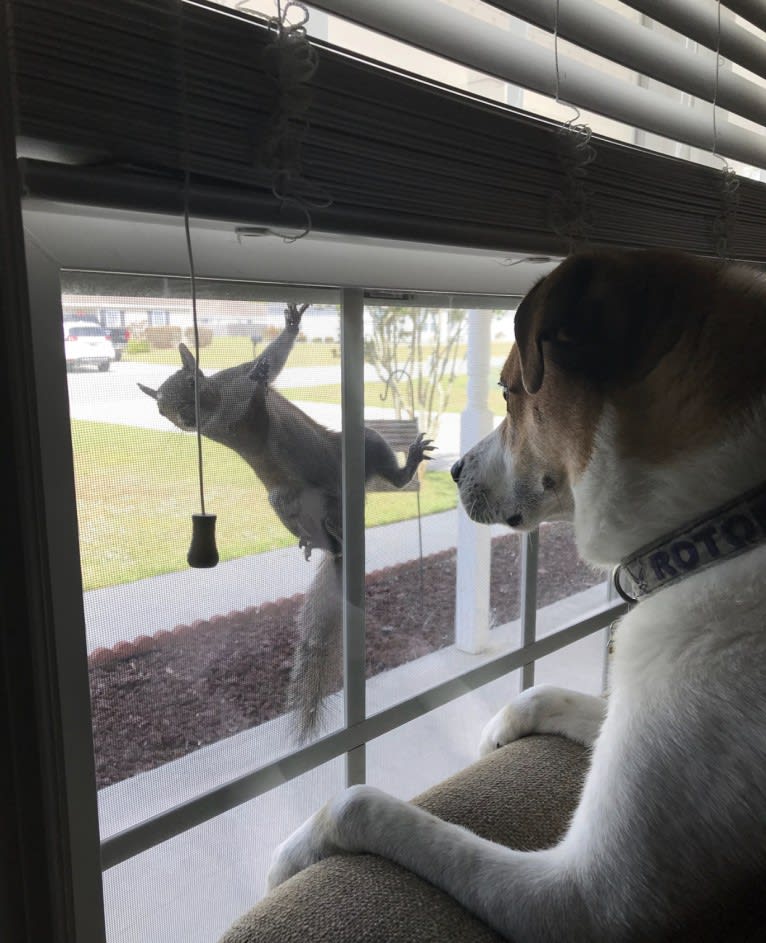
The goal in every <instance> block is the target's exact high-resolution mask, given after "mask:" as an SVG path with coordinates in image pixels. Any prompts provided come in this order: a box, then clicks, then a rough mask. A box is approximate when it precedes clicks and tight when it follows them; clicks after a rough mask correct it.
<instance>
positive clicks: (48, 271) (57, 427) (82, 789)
mask: <svg viewBox="0 0 766 943" xmlns="http://www.w3.org/2000/svg"><path fill="white" fill-rule="evenodd" d="M88 213H89V214H90V215H91V216H97V215H98V214H96V213H95V212H94V211H93V210H89V211H88ZM104 216H105V218H108V219H109V220H111V219H112V218H114V217H116V216H119V214H115V213H113V212H106V213H105V214H104ZM147 218H148V217H147ZM131 219H132V223H131V225H134V219H135V218H134V217H131ZM175 225H176V231H174V233H173V237H174V239H173V240H170V242H169V243H168V245H169V246H170V249H169V251H166V252H163V253H162V254H160V253H158V251H157V249H158V246H157V244H156V243H153V244H152V246H151V252H152V257H153V261H154V265H153V268H152V269H151V271H150V270H149V269H148V268H147V266H146V265H145V264H141V261H140V259H138V260H137V265H136V271H143V272H144V273H146V274H157V273H159V272H161V273H162V274H163V275H167V276H169V277H170V276H180V277H186V276H187V269H186V265H187V260H186V256H185V254H184V253H183V251H179V250H180V248H181V245H182V242H181V236H180V231H181V230H180V227H181V223H180V222H178V221H176V223H175ZM203 228H204V227H203ZM231 228H232V227H231V225H229V226H228V227H224V233H225V237H222V238H224V246H223V248H224V250H225V248H226V239H229V238H230V236H231ZM214 229H215V227H214V226H212V224H208V226H207V236H208V237H210V233H211V232H213V230H214ZM128 231H129V230H127V229H126V232H128ZM34 232H35V230H34V227H31V228H30V233H31V234H30V238H29V240H28V245H27V265H28V278H29V284H30V296H31V299H30V300H31V316H32V329H33V337H34V355H35V372H36V382H37V387H38V389H37V394H38V402H39V403H40V413H41V415H40V427H41V443H40V445H41V451H42V462H43V466H44V468H45V469H47V473H46V474H45V499H46V506H47V507H48V508H49V509H51V511H49V517H50V526H49V535H50V551H51V552H50V560H51V568H52V585H53V588H54V606H55V615H54V620H55V630H56V639H57V652H56V655H57V658H58V663H59V677H60V680H61V683H60V697H61V709H62V711H63V712H64V713H65V714H66V715H67V717H68V723H67V727H68V730H69V735H70V742H69V745H68V749H69V750H70V753H71V757H70V761H69V762H68V763H67V788H66V792H67V796H68V801H69V820H70V828H71V830H72V838H73V845H74V846H75V847H78V845H80V843H81V842H82V845H80V846H81V847H83V848H84V849H85V850H84V852H83V854H82V856H81V865H82V867H83V868H84V869H86V870H90V869H93V868H95V867H98V868H100V869H101V870H106V869H109V868H111V867H114V866H115V865H117V864H119V863H121V862H124V861H127V860H128V859H130V858H132V857H133V856H135V855H137V854H140V853H142V852H144V851H146V850H148V849H149V848H152V847H154V846H156V845H158V844H160V843H162V842H164V841H166V840H168V839H170V838H172V837H174V836H176V835H179V834H181V833H182V832H185V831H187V830H188V829H191V828H193V827H195V826H197V825H200V824H201V823H203V822H206V821H208V820H210V819H212V818H214V817H215V816H218V815H220V814H222V813H223V812H226V811H228V810H230V809H232V808H234V807H236V806H238V805H240V804H242V803H244V802H247V801H248V800H250V799H253V798H255V797H256V796H259V795H261V794H263V793H265V792H267V791H268V790H270V789H273V788H275V787H276V786H278V785H281V784H283V783H284V782H286V781H287V780H289V779H292V778H294V777H296V776H299V775H301V774H303V773H306V772H308V771H309V770H312V769H314V768H315V767H317V766H319V765H321V764H324V763H326V762H327V761H329V760H331V759H333V758H336V757H339V756H342V755H344V756H345V757H346V781H347V783H348V784H354V783H359V782H363V781H364V778H365V745H366V743H368V742H369V741H371V740H373V739H375V738H377V737H380V736H382V735H383V734H385V733H388V732H390V731H392V730H395V729H396V728H397V727H400V726H402V725H403V724H406V723H408V722H409V721H412V720H414V719H416V718H418V717H420V716H422V715H423V714H425V713H427V712H429V711H431V710H434V709H435V708H437V707H440V706H442V705H445V704H447V703H449V702H450V701H452V700H454V699H456V698H458V697H461V696H462V695H464V694H466V693H468V692H470V691H473V690H475V689H477V688H479V687H481V686H483V685H486V684H488V683H490V682H491V681H494V680H496V679H498V678H500V677H501V676H503V675H506V674H508V673H510V672H512V671H514V670H516V669H522V684H523V686H525V687H526V686H528V685H529V684H531V683H533V679H534V663H535V661H536V660H537V659H539V658H542V657H544V656H546V655H548V654H551V653H552V652H554V651H557V650H559V649H561V648H563V647H565V646H567V645H570V644H572V643H574V642H576V641H578V640H580V639H582V638H585V637H586V636H588V635H590V634H592V633H595V632H598V631H600V630H604V629H605V628H606V627H607V626H608V625H609V624H610V623H611V622H613V621H614V620H615V619H616V618H618V617H619V616H620V615H621V614H622V613H623V612H624V611H625V605H624V603H622V602H619V601H615V600H614V599H613V598H606V599H605V601H604V604H603V605H601V606H600V607H598V608H596V609H594V610H591V611H589V612H587V613H585V614H584V615H582V616H581V617H580V618H577V619H575V620H574V621H571V622H568V623H566V624H564V625H563V626H562V627H561V628H560V629H559V630H558V631H556V632H554V633H552V634H549V635H546V636H545V637H544V638H537V636H536V586H537V570H536V566H537V535H536V534H532V535H529V536H527V537H526V538H525V539H524V540H523V542H522V560H523V562H522V574H523V576H522V581H523V584H522V585H523V602H522V611H521V623H522V645H521V647H519V648H517V649H515V650H513V651H510V652H506V653H504V654H503V655H501V656H499V657H497V658H494V659H493V660H490V661H483V662H482V663H481V664H480V665H478V666H477V667H474V668H471V669H469V670H466V671H463V672H462V673H460V674H458V675H456V676H453V677H450V678H448V679H447V680H444V681H442V682H440V683H438V684H435V685H433V686H432V687H430V688H428V689H426V690H423V691H421V692H419V693H418V694H417V695H415V696H413V697H409V698H407V699H405V700H403V701H402V702H400V703H397V704H394V705H393V706H390V707H388V708H386V709H384V710H382V711H380V712H379V713H376V714H374V715H372V716H365V714H366V711H365V690H366V689H365V675H364V646H365V639H364V624H363V623H364V616H363V601H364V595H365V566H364V541H365V530H364V500H365V489H364V475H363V462H364V440H363V403H364V396H363V387H364V371H363V363H364V356H363V313H364V301H365V281H366V276H368V275H369V273H365V272H361V274H360V278H361V279H365V281H361V282H359V283H357V284H349V283H346V284H345V285H344V286H342V287H341V288H340V297H341V311H342V320H341V323H342V361H341V363H342V410H343V424H342V430H343V432H342V442H343V485H344V487H343V522H344V533H345V535H346V541H347V544H348V545H350V546H355V547H358V548H359V551H360V552H354V553H346V554H344V556H343V586H344V589H343V592H344V618H343V636H344V662H345V665H344V667H345V672H344V674H345V681H344V690H345V699H344V701H345V723H344V724H343V726H342V727H341V728H340V729H338V730H336V731H334V732H332V733H330V734H329V735H327V736H325V737H323V738H322V739H320V740H317V741H315V742H312V743H310V744H308V745H306V746H303V747H301V748H299V749H296V750H294V751H292V752H290V753H288V754H287V755H285V756H282V757H279V758H277V759H275V760H273V761H272V762H268V763H266V764H265V765H263V766H261V767H259V768H257V769H254V770H253V771H252V772H250V773H248V774H246V775H244V776H240V777H238V778H236V779H233V780H231V781H229V782H226V783H224V784H223V785H220V786H219V787H217V788H214V789H212V790H209V791H207V792H203V793H201V794H199V795H197V796H196V797H194V798H193V799H191V800H189V801H187V802H183V803H182V804H179V805H178V806H176V807H174V808H171V809H169V810H168V811H166V812H163V813H162V814H159V815H155V816H153V817H151V818H148V819H147V820H145V821H143V822H140V823H138V824H136V825H135V826H133V827H130V828H127V829H126V830H124V831H122V832H119V833H117V834H115V835H112V836H110V837H108V838H107V839H105V840H104V841H102V842H101V845H100V860H99V855H98V854H96V853H95V850H94V849H93V847H92V844H93V843H92V838H93V834H94V817H95V816H96V789H95V776H94V769H93V762H92V740H91V728H90V713H89V701H88V690H87V668H86V651H85V619H84V612H83V598H82V589H81V579H80V569H79V545H78V535H77V522H76V511H75V496H74V470H73V457H72V448H71V441H70V438H69V436H70V433H69V429H70V422H69V412H68V394H67V381H66V370H65V364H64V360H63V350H62V347H61V342H60V329H58V328H59V325H60V322H61V317H62V313H61V273H62V270H64V269H74V268H78V269H93V270H100V271H104V272H110V271H111V272H116V271H118V270H119V271H122V272H125V271H126V258H130V255H129V253H128V252H126V251H125V247H124V246H122V245H121V246H120V248H119V252H117V251H114V254H113V256H111V257H110V252H112V251H113V250H116V248H117V242H115V240H114V239H113V238H112V240H111V243H110V239H107V238H104V239H102V240H93V241H91V242H90V243H88V239H87V236H86V237H85V238H84V242H83V246H77V247H74V248H73V247H72V245H71V243H72V242H73V240H71V239H70V240H66V244H65V241H64V240H59V243H58V244H55V239H54V242H52V243H48V244H46V245H45V246H41V245H40V244H38V242H37V241H36V238H35V234H34ZM133 238H134V239H135V235H134V236H133ZM150 241H151V240H150ZM176 241H177V243H178V245H177V246H176V245H175V242H176ZM141 242H142V240H141V239H139V240H138V241H137V242H134V245H136V246H137V245H140V244H141ZM160 256H161V257H160ZM203 257H204V254H203V253H200V258H201V259H202V258H203ZM216 264H217V265H218V270H217V271H216V272H215V275H216V276H217V277H219V278H225V279H234V280H242V279H243V274H244V273H243V272H242V271H240V270H239V269H238V268H237V265H236V264H234V263H232V262H231V260H230V259H229V260H228V261H227V256H226V254H225V253H224V254H223V255H222V256H220V257H218V259H217V263H216ZM227 265H228V266H229V267H228V269H227V268H226V266H227ZM201 268H202V269H204V262H203V263H202V265H201V266H200V265H199V263H198V272H200V269H201ZM413 271H414V269H413ZM379 276H380V277H379V279H378V280H377V282H376V283H375V287H376V288H383V289H386V288H392V289H393V288H396V289H399V290H403V291H407V290H408V289H407V286H406V285H405V286H402V284H400V283H399V282H398V281H393V279H399V278H408V277H412V276H411V275H406V274H405V275H402V273H401V271H400V270H399V269H398V268H397V267H396V266H392V267H391V272H390V274H388V275H387V276H386V274H385V272H384V271H383V270H382V269H381V271H380V272H379ZM201 277H205V278H208V277H211V273H210V272H209V271H205V272H204V274H202V275H201ZM444 278H445V280H446V279H448V278H449V274H448V272H446V271H445V273H444ZM480 279H481V280H482V283H483V284H484V283H486V275H485V274H484V273H481V275H480ZM247 280H248V281H259V279H257V278H255V279H253V278H249V279H247ZM386 281H389V282H390V284H388V285H387V284H385V282H386ZM314 284H316V282H315V283H314ZM500 284H502V281H501V280H500V276H499V275H498V285H500ZM430 287H431V289H432V290H437V289H436V287H435V286H430ZM314 290H316V289H314ZM274 291H275V293H276V294H275V296H276V295H279V296H280V297H284V295H285V292H287V293H288V294H295V293H296V292H299V286H296V284H295V282H294V281H291V282H290V286H289V287H288V286H284V288H283V286H278V287H276V288H274ZM318 291H319V292H320V293H321V292H322V291H324V289H322V288H320V289H319V290H318ZM414 293H415V292H414V290H413V295H414ZM465 297H466V298H469V300H468V301H466V302H461V303H460V304H459V305H457V304H456V306H460V307H463V306H465V307H481V306H482V299H481V298H480V297H479V296H478V295H476V296H465ZM492 297H493V301H492V303H489V302H488V301H487V300H486V298H485V299H484V303H485V304H487V305H488V306H490V307H491V306H494V305H495V304H496V301H495V299H496V296H492ZM54 469H55V474H53V470H54ZM53 509H57V510H56V511H55V512H54V510H53ZM62 509H63V513H59V511H61V510H62ZM84 756H87V757H89V759H88V761H87V762H83V757H84ZM96 939H99V937H98V936H94V937H93V940H94V941H95V940H96ZM83 943H86V941H83ZM87 943H90V941H87Z"/></svg>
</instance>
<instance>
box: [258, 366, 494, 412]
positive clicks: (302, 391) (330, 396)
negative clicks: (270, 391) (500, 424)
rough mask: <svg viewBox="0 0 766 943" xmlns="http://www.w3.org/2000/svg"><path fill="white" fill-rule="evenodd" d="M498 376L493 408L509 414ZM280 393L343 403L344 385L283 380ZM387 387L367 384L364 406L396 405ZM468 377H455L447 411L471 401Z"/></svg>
mask: <svg viewBox="0 0 766 943" xmlns="http://www.w3.org/2000/svg"><path fill="white" fill-rule="evenodd" d="M496 382H497V381H496V379H495V378H494V377H492V379H491V381H490V385H489V399H488V402H489V408H490V409H491V410H492V412H493V413H494V414H495V415H496V416H504V415H505V403H504V401H503V397H502V394H501V392H500V389H499V388H498V387H497V385H496ZM275 387H276V388H277V389H278V390H279V392H280V393H281V394H282V395H283V396H286V397H287V398H288V399H289V400H302V401H303V402H311V403H334V404H336V405H340V384H339V383H324V384H320V385H318V386H303V387H300V386H293V387H281V386H280V385H279V382H277V383H276V384H275ZM384 390H385V384H384V383H380V382H371V383H365V385H364V405H365V408H366V409H370V408H374V407H380V406H382V407H386V406H388V407H392V405H393V401H392V399H391V393H390V392H389V394H388V397H387V399H385V400H382V399H381V395H382V394H383V391H384ZM467 390H468V378H467V377H466V375H465V374H461V375H460V376H457V377H455V379H454V381H453V383H452V386H451V388H450V396H449V402H448V403H447V408H446V409H445V412H447V413H460V412H462V411H463V410H464V409H465V407H466V404H467ZM403 392H404V393H405V395H407V396H408V395H409V392H408V388H407V387H406V386H404V387H403Z"/></svg>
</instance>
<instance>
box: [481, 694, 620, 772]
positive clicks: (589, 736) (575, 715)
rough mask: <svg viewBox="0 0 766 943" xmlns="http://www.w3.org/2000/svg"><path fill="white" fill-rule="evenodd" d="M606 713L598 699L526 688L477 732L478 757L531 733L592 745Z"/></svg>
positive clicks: (601, 700)
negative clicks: (550, 735) (554, 735)
mask: <svg viewBox="0 0 766 943" xmlns="http://www.w3.org/2000/svg"><path fill="white" fill-rule="evenodd" d="M605 713H606V701H605V699H604V698H601V697H593V696H592V695H590V694H581V693H580V692H579V691H569V690H567V689H565V688H557V687H554V686H553V685H548V684H540V685H535V687H533V688H527V690H526V691H522V692H521V694H519V696H518V697H517V698H515V699H514V700H513V701H511V703H510V704H508V705H507V706H506V707H504V708H503V709H502V710H501V711H498V713H497V714H495V716H494V717H493V718H492V720H490V722H489V723H488V724H487V725H486V727H485V728H484V730H482V732H481V738H480V740H479V754H480V755H481V756H486V755H487V754H488V753H491V752H492V751H493V750H499V749H500V747H504V746H505V745H506V744H508V743H513V741H514V740H520V739H521V738H522V737H528V736H530V735H531V734H535V733H545V734H558V735H559V736H562V737H566V738H567V739H569V740H574V741H575V743H581V744H583V746H587V747H590V746H592V745H593V743H594V741H595V739H596V737H597V736H598V734H599V731H600V729H601V724H602V722H603V720H604V714H605Z"/></svg>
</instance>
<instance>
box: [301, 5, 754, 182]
mask: <svg viewBox="0 0 766 943" xmlns="http://www.w3.org/2000/svg"><path fill="white" fill-rule="evenodd" d="M314 5H315V6H317V7H319V8H320V9H323V10H326V11H328V12H331V13H334V14H336V15H338V16H341V17H344V18H346V19H348V20H350V21H352V22H356V23H360V24H362V25H364V26H367V27H369V28H370V29H373V30H375V31H376V32H380V33H382V34H384V35H387V36H391V37H393V38H395V39H398V40H400V41H402V42H405V43H408V44H409V45H412V46H415V47H417V48H419V49H423V50H427V51H429V52H433V53H435V54H437V55H439V56H442V57H444V58H446V59H449V60H451V61H453V62H458V63H460V64H462V65H465V66H468V67H469V68H471V69H476V70H478V71H479V72H483V73H485V74H487V75H492V76H495V77H497V78H499V79H502V80H504V81H506V82H510V83H512V84H514V85H520V86H521V87H522V88H526V89H531V90H533V91H536V92H540V93H541V94H543V95H547V96H548V97H550V98H557V97H560V98H561V99H563V100H564V101H567V102H572V103H573V104H575V105H578V106H579V107H581V108H586V109H588V110H589V111H594V112H596V113H597V114H600V115H604V116H606V117H608V118H612V119H614V120H615V121H620V122H623V123H625V124H628V125H631V126H632V127H635V128H641V129H642V130H644V131H649V132H652V133H654V134H659V135H661V136H662V137H666V138H669V139H670V140H673V141H680V142H681V143H684V144H688V145H691V146H692V147H698V148H701V149H702V150H710V149H711V148H712V144H713V132H712V127H713V112H712V107H711V106H710V105H706V104H704V103H703V104H699V103H698V104H697V105H696V107H694V108H686V107H682V106H681V105H680V104H679V102H677V101H673V100H672V99H669V98H668V97H666V96H665V95H663V94H661V93H660V92H657V91H653V90H650V89H645V88H642V87H640V86H638V85H632V84H630V83H628V82H626V81H624V80H621V79H619V78H616V77H614V76H606V75H604V73H602V72H598V71H597V70H595V69H592V68H589V67H588V66H585V65H583V64H582V63H581V62H578V61H577V60H575V59H572V58H571V57H567V56H564V55H559V56H558V70H557V68H556V57H555V56H554V52H553V50H552V49H546V48H543V47H541V46H538V45H536V44H533V43H529V42H527V41H525V40H524V39H520V38H519V37H518V36H516V35H514V34H513V33H511V32H507V31H501V30H498V29H496V28H494V27H493V26H491V25H490V24H488V23H485V22H483V21H480V20H477V19H474V18H473V17H471V16H468V15H467V14H465V13H462V12H460V11H459V10H457V9H455V8H454V7H451V6H450V5H449V4H447V3H441V2H439V0H429V2H428V3H427V4H426V3H422V4H416V5H414V6H413V5H412V3H411V2H410V0H386V3H379V2H378V0H315V3H314ZM557 76H558V78H557ZM710 78H711V81H714V76H713V72H712V70H711V75H710ZM748 84H750V83H748ZM710 98H712V85H711V88H710ZM761 107H762V105H761ZM759 113H761V112H760V111H759ZM717 151H718V153H720V154H723V155H725V156H727V157H730V158H733V159H736V160H741V161H743V162H745V163H747V164H753V165H755V166H756V167H766V137H765V136H763V135H759V134H756V133H754V132H752V131H748V130H745V129H744V128H742V127H740V126H738V125H736V124H734V123H732V122H729V121H727V120H725V119H724V118H723V117H722V116H719V118H718V121H717Z"/></svg>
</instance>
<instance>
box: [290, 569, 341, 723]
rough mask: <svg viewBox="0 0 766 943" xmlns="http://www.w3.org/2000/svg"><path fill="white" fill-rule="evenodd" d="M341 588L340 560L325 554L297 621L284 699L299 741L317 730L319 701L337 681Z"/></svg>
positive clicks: (338, 674)
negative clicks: (296, 633) (292, 656)
mask: <svg viewBox="0 0 766 943" xmlns="http://www.w3.org/2000/svg"><path fill="white" fill-rule="evenodd" d="M342 589H343V567H342V557H341V556H340V555H338V556H334V555H333V554H331V553H325V554H324V556H323V558H322V561H321V563H320V564H319V567H318V569H317V574H316V576H315V577H314V580H313V582H312V584H311V586H310V587H309V590H308V592H307V593H306V601H305V602H304V604H303V608H302V609H301V612H300V616H299V618H298V644H297V645H296V647H295V660H294V662H293V670H292V673H291V675H290V687H289V690H288V697H287V706H288V708H289V709H290V710H291V711H293V712H294V718H295V726H296V734H297V736H298V739H299V740H301V741H304V740H306V739H308V738H309V737H310V736H311V735H312V734H314V733H316V731H317V730H318V728H319V727H320V725H321V721H322V701H323V699H324V698H325V697H327V695H328V694H332V693H333V691H334V690H335V688H336V686H337V685H338V683H339V680H340V667H341V652H342V632H341V619H342V611H343V609H342V605H343V604H342Z"/></svg>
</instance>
